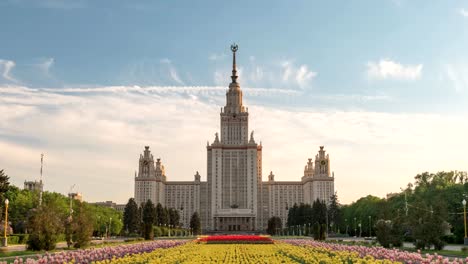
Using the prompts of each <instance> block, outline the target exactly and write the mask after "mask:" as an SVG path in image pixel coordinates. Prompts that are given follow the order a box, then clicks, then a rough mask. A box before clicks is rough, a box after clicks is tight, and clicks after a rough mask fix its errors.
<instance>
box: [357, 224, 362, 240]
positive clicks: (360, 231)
mask: <svg viewBox="0 0 468 264" xmlns="http://www.w3.org/2000/svg"><path fill="white" fill-rule="evenodd" d="M358 226H359V237H361V234H362V225H361V220H359V224H358Z"/></svg>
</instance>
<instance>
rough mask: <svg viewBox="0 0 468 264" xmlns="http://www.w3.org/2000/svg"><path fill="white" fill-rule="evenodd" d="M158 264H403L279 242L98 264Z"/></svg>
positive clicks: (196, 247)
mask: <svg viewBox="0 0 468 264" xmlns="http://www.w3.org/2000/svg"><path fill="white" fill-rule="evenodd" d="M129 263H132V264H143V263H148V264H158V263H273V264H274V263H317V264H319V263H320V264H325V263H340V264H341V263H346V264H347V263H368V264H373V263H375V264H392V263H400V262H394V261H390V260H377V259H375V258H373V257H372V256H366V257H364V258H361V257H359V256H358V253H356V252H346V251H341V252H340V251H324V250H318V249H313V248H311V247H301V246H294V245H291V244H287V243H282V242H276V243H274V244H267V245H245V244H230V245H207V244H203V243H196V242H192V243H187V244H185V245H182V246H179V247H173V248H168V249H157V250H155V251H153V252H151V253H143V254H138V255H133V256H128V257H124V258H119V259H112V260H111V261H100V262H96V263H95V264H129Z"/></svg>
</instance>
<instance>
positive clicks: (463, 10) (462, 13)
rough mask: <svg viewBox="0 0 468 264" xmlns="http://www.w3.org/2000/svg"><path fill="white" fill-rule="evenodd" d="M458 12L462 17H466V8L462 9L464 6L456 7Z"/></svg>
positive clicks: (467, 12) (467, 11) (467, 15)
mask: <svg viewBox="0 0 468 264" xmlns="http://www.w3.org/2000/svg"><path fill="white" fill-rule="evenodd" d="M458 13H459V14H460V15H462V16H464V17H468V10H466V9H464V8H460V9H458Z"/></svg>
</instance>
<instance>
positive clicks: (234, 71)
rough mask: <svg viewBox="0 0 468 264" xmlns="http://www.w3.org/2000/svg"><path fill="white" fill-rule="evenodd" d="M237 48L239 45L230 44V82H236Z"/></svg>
mask: <svg viewBox="0 0 468 264" xmlns="http://www.w3.org/2000/svg"><path fill="white" fill-rule="evenodd" d="M238 49H239V46H237V44H236V43H233V44H232V45H231V51H232V76H231V79H232V82H233V83H237V77H238V76H237V69H236V52H237V50H238Z"/></svg>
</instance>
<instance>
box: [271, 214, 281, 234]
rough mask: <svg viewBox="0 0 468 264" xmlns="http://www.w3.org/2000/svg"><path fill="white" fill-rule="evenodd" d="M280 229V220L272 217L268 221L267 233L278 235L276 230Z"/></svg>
mask: <svg viewBox="0 0 468 264" xmlns="http://www.w3.org/2000/svg"><path fill="white" fill-rule="evenodd" d="M282 227H283V223H282V222H281V218H279V217H278V216H273V217H271V218H270V219H268V227H267V233H268V234H270V235H278V229H281V228H282Z"/></svg>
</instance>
